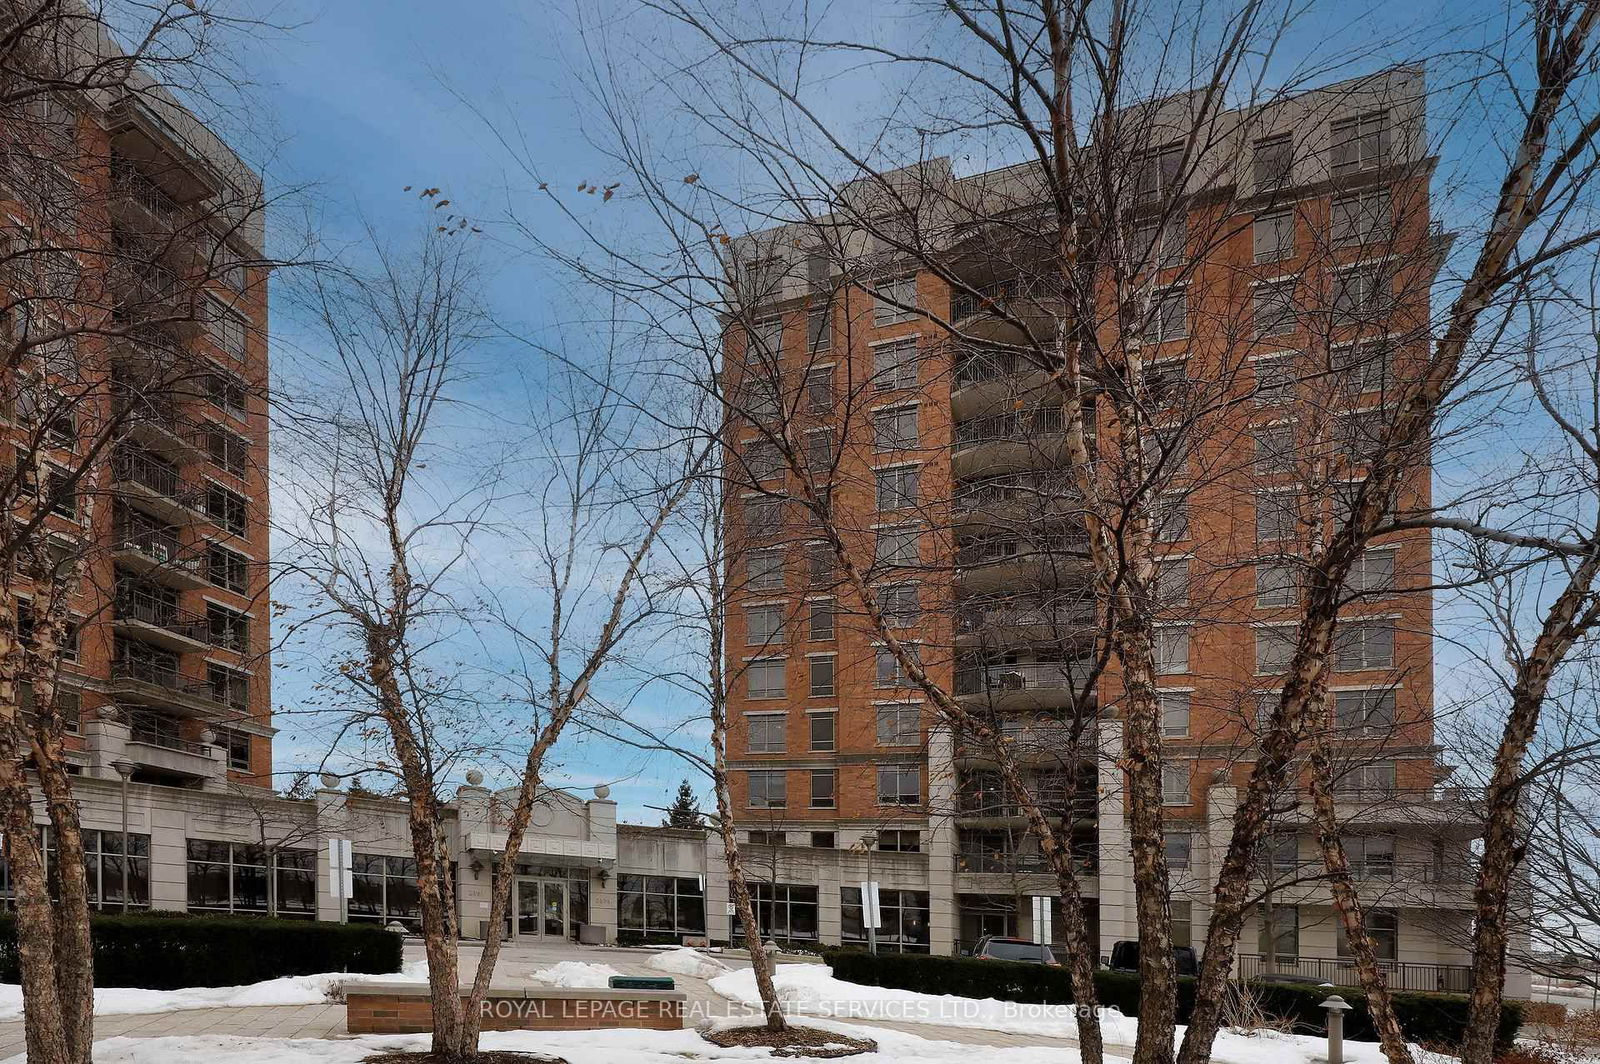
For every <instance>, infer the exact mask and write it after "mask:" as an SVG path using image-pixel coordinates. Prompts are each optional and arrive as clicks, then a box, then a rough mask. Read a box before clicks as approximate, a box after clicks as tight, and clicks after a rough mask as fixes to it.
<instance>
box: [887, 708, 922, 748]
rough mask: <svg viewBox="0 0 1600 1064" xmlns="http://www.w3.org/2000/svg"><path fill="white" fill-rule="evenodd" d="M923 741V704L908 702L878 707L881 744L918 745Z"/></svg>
mask: <svg viewBox="0 0 1600 1064" xmlns="http://www.w3.org/2000/svg"><path fill="white" fill-rule="evenodd" d="M921 742H922V707H921V706H918V705H917V704H915V703H909V702H908V703H901V704H897V705H892V706H879V707H878V745H879V746H916V745H918V744H919V743H921Z"/></svg>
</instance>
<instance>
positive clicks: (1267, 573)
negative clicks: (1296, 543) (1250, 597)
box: [1256, 561, 1301, 608]
mask: <svg viewBox="0 0 1600 1064" xmlns="http://www.w3.org/2000/svg"><path fill="white" fill-rule="evenodd" d="M1300 579H1301V566H1300V564H1299V563H1298V562H1293V561H1275V562H1261V563H1259V564H1257V565H1256V605H1257V606H1261V607H1265V608H1271V607H1276V606H1293V605H1296V604H1297V603H1298V602H1299V601H1300Z"/></svg>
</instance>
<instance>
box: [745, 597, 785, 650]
mask: <svg viewBox="0 0 1600 1064" xmlns="http://www.w3.org/2000/svg"><path fill="white" fill-rule="evenodd" d="M744 626H745V637H744V641H745V642H746V643H748V644H750V645H752V646H760V645H764V644H767V643H776V642H780V641H781V640H782V639H783V607H782V606H749V607H747V608H746V609H745V611H744Z"/></svg>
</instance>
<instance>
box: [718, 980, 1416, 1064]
mask: <svg viewBox="0 0 1600 1064" xmlns="http://www.w3.org/2000/svg"><path fill="white" fill-rule="evenodd" d="M773 982H774V983H775V984H776V986H777V989H778V996H779V999H780V1000H781V1001H782V1002H783V1005H784V1011H785V1012H787V1013H789V1014H790V1015H791V1016H794V1017H796V1018H797V1021H798V1022H803V1023H810V1022H811V1021H812V1018H813V1017H836V1018H841V1019H851V1020H859V1021H863V1022H865V1023H868V1024H870V1023H871V1022H872V1021H874V1020H878V1021H883V1022H892V1023H914V1024H930V1025H934V1026H939V1027H955V1028H966V1029H976V1030H985V1031H1004V1032H1006V1033H1008V1034H1016V1035H1021V1036H1023V1037H1028V1036H1035V1037H1043V1038H1071V1037H1075V1036H1076V1035H1077V1030H1078V1019H1077V1011H1076V1009H1074V1007H1073V1006H1071V1005H1035V1004H1028V1003H1025V1002H1018V1001H999V1000H996V999H994V998H966V997H956V996H955V995H952V994H919V993H916V992H915V991H911V990H895V989H891V988H888V987H880V986H862V985H860V984H857V983H847V982H845V981H844V980H842V979H835V978H834V977H833V969H831V968H829V967H828V966H827V965H822V964H784V965H779V966H778V970H777V974H776V975H775V976H774V977H773ZM711 989H712V990H714V991H716V992H717V993H718V994H721V995H722V996H723V997H725V998H729V999H731V1000H732V1001H734V1002H737V1003H739V1004H741V1005H746V1006H750V1007H757V1006H759V1003H760V998H759V996H758V995H757V994H756V980H755V973H754V972H753V971H751V970H750V969H748V968H744V969H740V970H738V971H733V972H729V973H727V974H726V975H721V976H718V977H717V978H715V979H713V980H712V981H711ZM1100 1028H1101V1032H1102V1034H1103V1036H1104V1038H1105V1041H1106V1048H1107V1050H1108V1054H1119V1053H1120V1054H1121V1055H1124V1056H1126V1055H1131V1052H1130V1051H1131V1049H1132V1046H1133V1040H1134V1038H1135V1036H1137V1034H1138V1021H1137V1020H1134V1019H1130V1018H1129V1017H1127V1016H1124V1015H1123V1014H1122V1013H1120V1012H1118V1011H1117V1010H1115V1009H1102V1010H1101V1011H1100ZM842 1029H848V1028H842ZM1183 1031H1184V1028H1182V1027H1179V1028H1178V1040H1179V1041H1180V1042H1181V1041H1182V1038H1183ZM875 1037H876V1036H875ZM1344 1049H1345V1057H1344V1058H1345V1060H1346V1061H1348V1062H1350V1064H1384V1060H1385V1058H1384V1056H1383V1052H1382V1050H1381V1049H1380V1048H1379V1047H1378V1044H1377V1043H1376V1042H1355V1041H1348V1040H1347V1041H1346V1042H1345V1044H1344ZM1327 1051H1328V1040H1327V1038H1325V1037H1322V1036H1320V1035H1295V1034H1280V1033H1278V1032H1276V1031H1261V1032H1257V1033H1254V1034H1246V1033H1243V1032H1238V1031H1231V1030H1225V1031H1223V1032H1222V1033H1221V1034H1219V1035H1218V1036H1217V1041H1216V1044H1215V1046H1214V1048H1213V1050H1212V1053H1211V1059H1212V1060H1213V1061H1215V1062H1217V1064H1309V1062H1310V1060H1311V1058H1313V1057H1315V1056H1326V1055H1327ZM988 1052H989V1050H987V1049H985V1050H984V1053H985V1055H987V1054H988ZM1412 1052H1413V1053H1414V1054H1415V1055H1416V1058H1417V1059H1418V1060H1419V1061H1424V1060H1426V1059H1428V1058H1429V1057H1430V1056H1431V1055H1429V1054H1425V1053H1423V1052H1422V1050H1421V1047H1419V1046H1413V1047H1412Z"/></svg>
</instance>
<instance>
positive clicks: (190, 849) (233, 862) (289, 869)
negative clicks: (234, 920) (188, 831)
mask: <svg viewBox="0 0 1600 1064" xmlns="http://www.w3.org/2000/svg"><path fill="white" fill-rule="evenodd" d="M186 847H187V856H188V888H189V890H188V894H189V905H188V908H189V911H190V912H197V913H238V914H241V915H252V916H267V915H273V914H272V913H271V903H272V901H275V902H276V906H277V911H276V914H275V915H277V916H282V917H296V918H300V919H306V920H309V919H312V918H313V917H314V916H315V915H316V909H317V851H316V850H309V849H299V848H279V849H277V850H275V851H274V850H270V849H263V848H262V847H260V846H257V845H250V844H247V843H242V842H210V841H207V840H205V839H189V840H187V843H186ZM274 874H275V875H276V878H277V890H276V891H273V892H270V893H269V891H268V890H267V882H268V879H269V877H271V876H273V875H274ZM274 895H275V897H273V896H274ZM269 898H270V899H271V900H269ZM356 915H357V914H356V913H355V912H354V911H352V913H351V916H352V918H354V917H355V916H356Z"/></svg>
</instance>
